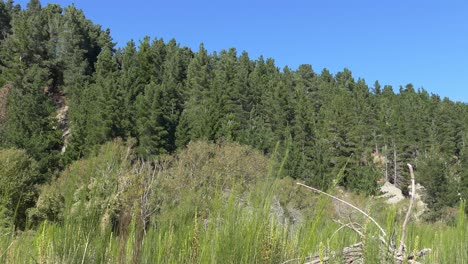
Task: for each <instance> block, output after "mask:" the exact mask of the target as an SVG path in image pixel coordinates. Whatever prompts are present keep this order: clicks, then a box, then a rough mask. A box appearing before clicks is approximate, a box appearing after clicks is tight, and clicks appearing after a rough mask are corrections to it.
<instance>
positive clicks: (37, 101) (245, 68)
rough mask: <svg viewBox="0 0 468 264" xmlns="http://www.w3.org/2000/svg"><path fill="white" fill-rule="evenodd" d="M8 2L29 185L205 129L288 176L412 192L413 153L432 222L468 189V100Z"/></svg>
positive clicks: (20, 145)
mask: <svg viewBox="0 0 468 264" xmlns="http://www.w3.org/2000/svg"><path fill="white" fill-rule="evenodd" d="M0 11H1V12H0V85H1V86H5V87H6V86H8V87H11V91H9V93H8V98H7V99H5V100H4V102H3V104H4V105H6V106H7V114H6V120H5V121H4V122H3V121H2V122H0V147H1V148H3V149H12V148H15V149H24V150H25V151H26V152H27V154H28V155H29V156H30V157H31V158H32V159H33V160H34V161H35V162H36V163H37V170H38V175H39V176H35V177H34V182H33V183H31V184H35V185H40V184H43V183H47V182H50V181H52V180H53V179H54V176H55V175H56V173H57V172H58V171H60V170H62V169H63V168H65V166H67V165H68V164H70V163H71V162H72V161H74V160H78V159H80V158H83V157H86V156H88V155H89V154H90V153H93V152H94V151H95V150H96V149H97V148H98V146H99V145H101V144H103V143H105V142H107V141H110V140H112V139H115V138H122V139H124V140H135V141H136V151H137V153H138V156H139V158H141V159H145V160H152V159H156V158H158V157H160V156H161V155H166V154H171V153H174V152H177V151H178V150H179V149H181V148H183V147H185V146H186V145H187V144H188V143H189V142H191V141H197V140H206V141H212V142H222V141H234V142H239V143H242V144H246V145H250V146H252V147H254V148H256V149H259V150H261V151H263V152H264V153H265V154H267V155H270V156H273V157H276V156H277V157H278V159H281V160H282V170H281V176H290V177H293V178H296V179H300V180H304V181H305V182H306V183H307V184H310V185H312V186H315V187H318V188H321V189H327V187H328V186H331V185H332V184H333V183H338V184H340V185H341V186H343V187H345V188H347V189H350V190H353V191H356V192H361V193H365V194H376V193H377V191H378V188H377V187H378V181H379V180H380V179H384V180H387V181H390V182H391V183H394V184H395V185H397V186H398V187H400V188H402V189H403V190H404V191H406V192H407V186H408V179H409V174H408V172H407V171H406V169H405V167H406V163H412V164H415V167H416V170H417V171H419V173H418V175H419V177H420V179H418V182H420V183H421V184H422V185H423V186H424V187H425V188H426V191H427V195H426V198H425V200H426V202H427V204H428V206H429V208H430V209H432V212H434V214H433V215H431V216H430V217H431V219H436V218H437V217H438V216H439V215H440V212H442V209H443V208H445V207H451V206H456V205H457V204H458V203H459V201H460V200H461V199H467V198H468V176H467V174H468V146H467V144H466V140H467V138H468V133H467V132H468V120H467V119H468V107H467V105H466V104H465V103H461V102H453V101H451V100H450V99H448V98H441V97H440V96H438V95H436V94H430V93H428V92H427V91H426V90H424V89H423V88H419V89H416V88H415V87H414V86H413V85H412V84H407V85H405V86H400V87H398V88H397V89H394V88H393V87H391V86H390V85H381V84H380V83H379V82H378V81H375V83H373V85H369V84H367V83H366V81H365V80H364V79H363V78H356V77H353V75H352V72H351V71H350V70H349V69H344V70H343V71H340V72H338V73H336V74H332V73H331V72H330V71H328V70H327V69H323V70H321V71H320V72H316V71H315V70H314V69H313V68H312V66H311V65H310V64H303V65H300V66H299V67H298V68H297V69H290V68H289V67H284V68H282V69H280V68H279V67H278V66H276V65H275V62H274V60H273V59H271V58H264V57H262V56H260V57H259V58H256V59H252V58H250V57H249V55H248V53H247V52H245V51H244V52H238V51H237V50H236V49H235V48H230V49H227V50H221V51H219V52H209V51H207V50H206V49H205V47H204V46H203V44H201V45H200V47H199V48H198V50H197V51H194V50H192V49H190V48H188V47H183V46H181V45H180V44H179V43H177V42H176V40H174V39H172V40H169V41H164V40H163V39H158V38H155V39H151V38H150V37H145V38H143V39H142V40H141V41H139V42H138V43H137V42H135V41H133V40H131V41H129V42H128V43H127V44H126V46H125V47H123V48H117V47H116V44H115V43H114V42H113V40H112V37H111V34H110V31H109V30H108V29H102V28H101V26H99V25H97V24H94V23H93V22H92V21H90V20H89V19H87V18H86V17H85V15H84V13H83V12H82V11H81V10H79V9H77V8H76V7H75V6H74V5H71V6H68V7H61V6H59V5H57V4H48V5H47V6H45V7H43V6H41V3H40V2H39V1H38V0H31V1H30V2H29V3H28V4H27V6H26V7H25V8H21V7H20V6H19V5H16V4H14V2H13V1H12V0H8V1H4V0H2V1H1V2H0ZM395 90H398V92H395ZM58 97H61V98H65V99H63V100H65V102H66V105H67V107H68V111H67V118H66V124H65V126H66V127H67V131H68V132H69V135H67V136H64V133H63V130H64V129H63V127H61V126H63V124H59V121H58V120H57V118H56V116H57V108H58V103H57V101H58V99H57V98H58ZM0 100H1V98H0ZM0 103H1V101H0ZM0 108H1V107H0ZM64 145H66V148H64Z"/></svg>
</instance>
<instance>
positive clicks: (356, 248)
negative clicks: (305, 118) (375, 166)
mask: <svg viewBox="0 0 468 264" xmlns="http://www.w3.org/2000/svg"><path fill="white" fill-rule="evenodd" d="M408 168H409V170H410V174H411V198H410V205H409V208H408V211H407V212H406V216H405V220H404V222H403V225H402V228H401V229H402V230H401V239H400V244H399V247H398V248H396V246H395V245H396V243H395V241H389V242H387V241H388V239H387V234H386V232H385V230H384V229H383V228H382V227H381V226H380V225H379V223H378V222H377V221H376V220H375V219H374V218H372V217H371V216H370V215H369V214H367V213H366V212H364V211H363V210H361V209H360V208H358V207H357V206H355V205H352V204H350V203H348V202H346V201H344V200H342V199H340V198H338V197H336V196H333V195H331V194H328V193H326V192H323V191H321V190H318V189H316V188H313V187H310V186H307V185H305V184H302V183H297V184H298V185H300V186H302V187H305V188H307V189H309V190H311V191H313V192H316V193H320V194H323V195H325V196H327V197H330V198H332V199H334V200H336V201H339V202H341V203H343V204H346V205H348V206H350V207H351V208H353V209H355V210H356V211H358V212H360V213H361V214H362V215H364V216H365V217H366V218H367V219H369V220H370V221H372V222H373V223H374V224H375V225H376V226H377V227H378V229H379V230H380V233H381V235H380V236H379V237H380V241H381V243H382V245H383V246H384V247H385V248H388V252H387V253H388V256H387V257H388V259H394V262H395V263H398V264H400V263H403V262H405V261H407V262H408V263H418V262H416V261H415V255H416V257H423V256H425V255H427V254H429V253H430V252H431V249H427V248H426V249H423V250H421V251H419V252H417V253H416V254H415V255H413V254H409V255H405V249H406V246H405V243H404V241H405V238H406V227H407V225H408V223H409V220H410V217H411V211H412V209H413V204H414V197H415V193H416V188H415V179H414V171H413V167H412V166H411V165H410V164H408ZM337 222H338V223H339V224H340V225H341V227H340V228H339V229H338V230H336V231H335V233H333V235H332V237H333V236H334V235H335V234H336V233H337V232H339V231H340V230H342V229H343V228H349V229H351V230H353V231H354V232H356V233H357V234H358V235H359V236H360V237H361V238H363V236H364V235H363V233H362V232H361V231H360V230H359V228H358V227H356V226H359V225H358V224H356V223H353V222H352V221H350V223H348V224H344V223H341V222H339V221H337ZM362 245H363V244H362V242H359V243H356V244H354V245H351V246H348V247H345V248H343V249H342V250H341V252H338V253H337V252H329V253H328V254H327V256H320V255H319V254H316V255H313V256H309V257H306V258H305V259H304V258H298V259H290V260H287V261H285V262H283V264H287V263H293V262H303V263H306V264H318V263H330V261H331V259H334V260H336V259H337V257H341V259H342V260H343V263H353V264H355V263H363V262H364V259H363V247H362Z"/></svg>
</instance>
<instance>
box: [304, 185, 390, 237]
mask: <svg viewBox="0 0 468 264" xmlns="http://www.w3.org/2000/svg"><path fill="white" fill-rule="evenodd" d="M297 184H298V185H300V186H302V187H305V188H307V189H309V190H312V191H314V192H317V193H320V194H323V195H325V196H328V197H330V198H332V199H334V200H337V201H339V202H341V203H344V204H346V205H347V206H350V207H351V208H353V209H355V210H356V211H358V212H360V213H361V214H363V215H364V216H365V217H367V218H368V219H369V220H371V221H372V222H373V223H374V224H375V225H376V226H377V227H378V228H379V230H380V232H381V233H382V235H383V237H384V238H385V237H387V233H385V230H384V229H383V228H382V227H381V226H380V225H379V223H377V221H375V219H374V218H372V217H371V216H370V215H368V214H367V213H366V212H364V211H363V210H361V209H360V208H359V207H357V206H354V205H352V204H350V203H348V202H346V201H345V200H342V199H340V198H338V197H336V196H333V195H331V194H328V193H326V192H323V191H321V190H319V189H315V188H313V187H310V186H307V185H305V184H302V183H299V182H298V183H297Z"/></svg>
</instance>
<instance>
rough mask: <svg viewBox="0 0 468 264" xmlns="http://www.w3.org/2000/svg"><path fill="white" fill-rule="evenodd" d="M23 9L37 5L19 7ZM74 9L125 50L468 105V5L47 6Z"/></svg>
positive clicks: (343, 0)
mask: <svg viewBox="0 0 468 264" xmlns="http://www.w3.org/2000/svg"><path fill="white" fill-rule="evenodd" d="M16 2H17V3H20V4H21V5H22V6H25V4H26V3H27V2H28V1H16ZM48 2H53V3H59V4H61V5H69V4H70V3H72V2H74V3H75V5H76V6H77V7H78V8H81V9H83V10H84V12H85V14H86V16H87V17H88V18H90V19H91V20H93V21H94V22H95V23H98V24H101V25H102V26H103V27H105V28H110V29H111V32H112V36H113V37H114V40H115V41H116V42H118V45H119V46H123V45H125V43H126V42H127V41H128V40H130V39H134V40H136V41H138V40H140V39H142V38H143V36H145V35H149V36H151V37H158V38H159V37H163V38H164V39H165V40H169V39H171V38H175V39H176V40H177V41H178V42H179V43H180V44H181V45H183V46H189V47H191V48H192V49H194V50H197V49H198V45H199V44H200V43H201V42H203V43H204V44H205V47H206V48H207V49H208V50H209V51H215V50H216V51H219V50H221V49H227V48H230V47H235V48H236V49H237V50H238V51H239V53H240V52H241V51H243V50H246V51H247V52H248V53H249V55H250V57H251V58H253V59H254V58H257V57H258V56H259V55H264V56H265V57H271V58H273V59H275V62H276V64H277V65H278V66H279V67H283V66H285V65H288V66H289V67H291V68H293V69H295V68H297V66H298V65H300V64H303V63H307V64H311V65H312V67H313V68H314V70H315V71H316V72H320V71H321V70H322V68H324V67H325V68H328V69H329V70H330V71H331V72H333V73H336V72H338V71H341V70H342V69H343V68H345V67H346V68H349V69H350V70H351V71H352V73H353V76H354V77H355V78H357V77H361V78H364V79H365V80H366V82H367V83H368V84H369V85H370V86H372V85H373V83H374V81H375V80H379V82H380V83H381V84H382V85H383V84H390V85H393V86H394V88H396V90H398V87H399V85H403V86H404V85H406V84H407V83H413V85H414V86H415V87H416V88H419V87H424V89H426V90H428V91H429V92H432V93H437V94H439V95H441V96H443V97H445V96H447V97H449V98H451V99H452V100H456V101H463V102H468V1H466V0H444V1H442V0H438V1H434V0H424V1H422V0H405V1H403V0H393V1H389V0H353V1H349V0H328V1H324V0H321V1H316V0H304V1H298V0H287V1H286V0H283V1H275V0H269V1H264V0H261V1H256V0H250V1H247V0H238V1H220V0H218V1H214V0H210V1H209V0H196V1H193V0H192V1H188V0H184V1H181V0H172V1H159V0H157V1H143V0H132V1H120V0H117V1H116V0H113V1H110V0H98V1H90V0H81V1H80V0H76V1H69V0H56V1H44V0H43V1H42V3H43V5H45V4H46V3H48Z"/></svg>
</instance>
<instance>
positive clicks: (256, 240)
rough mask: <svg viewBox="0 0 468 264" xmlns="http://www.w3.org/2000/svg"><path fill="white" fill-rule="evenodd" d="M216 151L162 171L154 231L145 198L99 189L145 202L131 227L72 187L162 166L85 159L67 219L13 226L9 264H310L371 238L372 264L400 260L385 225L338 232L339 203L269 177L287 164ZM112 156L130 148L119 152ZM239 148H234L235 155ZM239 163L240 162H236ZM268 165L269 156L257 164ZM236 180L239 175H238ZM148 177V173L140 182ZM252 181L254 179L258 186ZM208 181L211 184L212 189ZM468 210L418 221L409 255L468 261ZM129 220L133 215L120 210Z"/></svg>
mask: <svg viewBox="0 0 468 264" xmlns="http://www.w3.org/2000/svg"><path fill="white" fill-rule="evenodd" d="M197 148H199V149H197ZM203 148H206V149H208V150H207V152H206V153H205V152H203V151H202V150H201V149H203ZM214 148H215V147H214V146H206V145H200V146H198V147H197V146H195V147H193V148H192V149H190V150H189V151H188V152H186V153H182V154H181V155H180V156H179V157H183V160H186V161H187V160H188V161H187V162H182V163H178V162H181V160H182V158H180V159H179V161H177V160H173V161H170V162H169V163H168V164H172V165H171V166H172V168H171V169H169V170H166V169H165V170H159V171H156V172H154V171H153V172H154V175H156V176H155V177H156V180H155V181H154V184H155V186H156V187H154V189H153V195H155V196H157V197H153V198H154V199H155V200H156V202H154V203H155V204H156V205H157V204H159V206H160V210H159V211H158V212H157V213H155V214H156V215H154V216H152V217H151V221H148V222H147V223H146V225H145V224H142V223H144V222H142V220H143V219H142V217H141V214H140V213H139V212H141V209H142V206H141V204H139V203H141V201H142V200H141V199H140V198H139V197H141V195H142V192H138V191H135V192H134V191H129V190H127V189H125V190H124V189H122V186H121V184H120V185H119V186H117V187H115V186H114V187H115V189H112V188H110V186H113V185H99V186H100V187H99V190H101V191H104V190H106V188H107V189H109V190H110V192H111V193H114V192H118V191H117V190H121V193H124V194H125V195H126V196H125V197H137V198H138V199H137V198H135V199H133V198H132V199H133V200H132V203H129V204H132V205H131V206H130V205H129V206H127V207H125V206H124V207H121V208H124V209H125V210H127V211H126V212H125V214H124V215H125V216H128V217H129V220H128V222H126V225H125V228H124V229H118V228H115V227H113V226H112V225H111V224H110V222H109V221H105V220H103V219H105V217H103V214H105V213H104V212H103V211H102V210H100V208H103V210H104V211H105V210H106V208H109V206H110V205H109V204H111V203H113V202H115V201H114V200H112V199H104V198H105V197H104V196H103V197H104V198H100V199H99V200H98V201H100V202H102V203H108V204H106V205H105V206H97V205H96V204H94V203H86V201H87V200H89V199H91V198H92V197H89V196H86V195H85V194H86V192H81V191H77V190H74V189H73V187H72V186H81V185H82V184H81V183H80V184H77V181H83V182H84V184H88V185H90V184H91V183H93V179H92V178H93V175H99V174H100V173H101V174H102V173H104V172H105V173H107V174H106V175H105V177H104V176H102V175H101V176H102V177H104V179H103V180H107V181H112V179H114V180H118V179H120V183H122V182H123V181H122V179H121V178H119V177H126V178H125V179H127V180H128V182H127V183H128V184H130V183H129V182H130V180H131V182H137V183H138V182H139V181H138V180H137V179H143V178H144V177H146V176H144V175H141V174H145V175H147V174H148V172H151V168H153V167H152V166H148V170H145V169H141V168H143V167H142V166H141V164H139V165H138V166H140V167H139V168H140V169H139V170H134V168H130V167H129V165H128V163H127V162H122V160H120V161H119V159H120V158H116V156H115V155H117V156H118V154H115V155H114V156H112V155H110V154H109V153H107V154H109V155H110V156H108V157H107V158H103V159H101V158H97V159H96V160H94V161H92V162H91V164H95V165H96V166H98V164H97V163H98V162H104V164H100V165H99V166H100V167H101V169H98V170H97V171H92V170H90V168H85V167H86V166H88V165H89V164H90V163H82V164H81V165H80V166H83V167H80V166H78V165H76V166H78V167H79V169H77V171H81V172H83V171H84V172H85V173H86V174H87V176H86V177H88V178H87V179H85V178H73V177H74V176H73V175H72V174H69V175H68V176H69V177H70V182H72V184H69V185H67V186H68V187H67V188H65V187H63V193H64V195H66V196H68V197H64V199H65V203H64V204H65V205H64V206H65V209H64V213H63V217H62V218H61V219H60V220H59V221H43V222H42V223H41V224H40V225H38V226H36V227H35V228H34V229H33V230H28V231H25V232H22V233H18V232H16V233H15V232H13V231H12V230H11V229H6V231H5V232H4V233H2V234H1V236H0V262H1V263H41V264H42V263H283V262H285V261H287V260H291V262H290V263H302V262H304V261H305V260H306V259H307V257H308V256H311V255H314V254H318V255H319V256H320V257H321V258H323V259H324V258H326V257H331V261H332V263H340V262H341V257H340V256H339V255H336V256H335V257H334V256H333V255H332V254H331V252H332V251H335V252H340V251H341V249H343V248H344V247H346V246H349V245H352V244H354V243H356V242H359V241H362V242H363V248H364V258H365V262H366V263H382V262H384V261H388V262H390V263H391V262H392V260H388V259H385V258H384V257H383V256H384V255H385V251H386V250H387V249H385V248H383V247H382V246H381V243H380V242H379V240H378V236H377V235H378V234H379V231H378V230H377V228H376V227H375V225H373V224H371V223H369V221H366V220H365V219H364V218H359V217H357V216H355V215H354V216H353V217H354V220H355V221H360V223H361V224H362V226H363V228H364V229H363V233H364V238H363V239H361V238H360V237H359V236H358V235H356V233H355V232H353V231H351V230H349V229H341V230H340V231H338V232H336V231H337V230H338V229H339V228H340V224H337V223H335V222H334V221H333V220H332V219H333V218H335V217H336V215H334V214H333V213H331V212H332V211H333V206H334V205H333V202H332V201H330V200H329V199H328V198H326V197H321V196H317V195H315V194H313V193H306V192H304V191H303V190H301V189H297V187H295V186H294V185H290V184H288V183H287V182H288V180H285V179H279V178H278V177H276V176H275V175H272V174H275V173H271V174H270V175H266V174H267V171H268V168H269V167H270V168H271V167H274V166H276V167H281V163H280V165H274V166H273V165H271V163H270V164H268V162H267V163H266V164H265V166H263V167H262V166H260V167H261V168H263V169H261V170H262V171H263V172H264V173H265V174H264V176H263V177H260V176H258V177H257V176H254V174H255V173H253V172H252V171H250V170H249V169H248V168H245V166H246V164H240V167H239V166H235V163H236V162H241V163H242V162H243V159H242V156H243V155H250V154H249V153H250V152H249V151H251V150H247V151H246V150H245V149H239V148H237V147H235V146H234V147H232V148H231V149H229V151H231V152H233V151H234V152H235V151H239V154H238V155H237V156H236V154H233V156H226V157H225V156H223V155H224V154H219V153H223V151H221V152H219V153H215V154H213V153H211V152H210V151H212V150H213V149H214ZM108 151H111V152H118V151H120V150H119V149H116V148H109V149H108ZM122 151H125V149H123V150H122ZM190 151H191V152H190ZM229 151H227V150H226V152H225V154H226V153H228V152H229ZM210 153H211V154H210ZM107 154H106V155H107ZM205 154H206V155H207V156H205ZM213 155H218V156H213ZM121 156H122V157H126V155H121ZM233 157H235V158H233ZM218 158H219V160H217V159H218ZM251 158H252V157H250V158H248V159H251ZM257 158H258V157H257ZM230 159H234V161H232V163H229V162H230V161H229V160H230ZM236 159H237V161H236ZM262 162H264V161H261V160H260V159H259V160H257V162H256V163H257V165H258V164H261V163H262ZM280 162H281V161H280ZM226 168H227V169H226ZM255 170H257V168H255ZM197 171H198V172H197ZM253 171H254V170H253ZM70 173H74V172H73V171H70ZM246 173H247V174H249V175H246ZM228 174H229V175H237V176H236V177H232V178H228V177H227V175H228ZM138 175H139V176H140V177H136V176H138ZM177 175H179V176H180V175H185V176H184V177H191V179H190V182H189V181H186V182H183V181H182V179H186V180H187V178H184V177H182V176H180V177H181V178H179V176H177ZM114 176H115V178H113V177H114ZM80 177H81V176H80ZM198 177H200V178H198ZM246 179H248V180H249V181H250V183H249V185H248V186H246V184H245V182H246ZM174 180H176V182H173V181H174ZM199 180H200V182H197V181H199ZM206 181H208V182H209V183H210V184H209V186H208V185H206ZM143 182H144V181H143ZM194 182H195V183H196V184H195V183H194ZM139 183H141V182H139ZM94 184H97V183H94ZM174 184H175V185H174ZM89 188H91V187H89ZM137 190H138V188H137ZM174 190H178V193H176V194H174V193H173V192H174ZM92 191H93V192H94V191H96V190H95V189H92ZM207 192H209V193H207ZM285 193H288V195H289V196H286V195H285ZM77 195H78V196H77ZM80 195H81V196H80ZM95 195H98V194H95ZM294 197H296V198H294ZM297 197H299V198H297ZM156 198H157V199H156ZM293 199H299V200H297V201H294V204H295V205H299V206H298V207H300V210H301V212H302V213H303V220H301V221H297V222H294V221H292V220H291V219H292V217H290V216H288V215H287V212H286V211H287V210H286V208H287V207H288V206H289V205H288V203H289V202H291V201H290V200H293ZM117 200H118V199H117ZM77 201H81V202H77ZM161 201H162V202H161ZM88 202H89V201H88ZM366 203H367V204H368V205H367V206H365V205H364V208H366V211H367V212H368V213H370V214H371V215H374V213H375V215H377V220H378V221H379V222H380V223H382V224H383V226H384V227H385V229H386V230H385V231H386V232H387V233H388V234H389V236H391V234H394V235H395V236H396V237H397V238H398V232H399V231H398V230H399V228H400V226H401V222H400V219H399V217H398V214H397V211H396V209H395V208H384V209H383V208H381V207H380V206H381V204H375V203H368V200H364V199H363V204H366ZM278 204H279V207H278ZM463 206H465V204H464V203H462V205H461V208H460V213H459V216H458V220H457V222H456V223H454V224H453V225H444V224H424V223H416V224H414V223H413V224H411V225H410V226H409V227H408V236H407V238H406V245H407V247H408V249H407V251H408V252H417V251H419V250H420V249H422V248H432V253H431V254H430V255H429V256H426V257H425V258H423V259H419V260H418V261H420V262H423V263H468V250H467V248H468V245H467V243H468V237H467V234H468V226H467V224H466V219H465V217H466V216H465V214H464V208H463ZM0 208H1V207H0ZM281 209H284V210H285V212H283V214H281V213H280V212H279V211H278V210H281ZM120 215H123V213H122V212H120ZM79 216H81V217H79ZM121 222H123V220H121ZM121 224H122V223H121ZM7 226H8V225H7Z"/></svg>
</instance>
